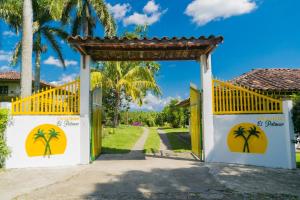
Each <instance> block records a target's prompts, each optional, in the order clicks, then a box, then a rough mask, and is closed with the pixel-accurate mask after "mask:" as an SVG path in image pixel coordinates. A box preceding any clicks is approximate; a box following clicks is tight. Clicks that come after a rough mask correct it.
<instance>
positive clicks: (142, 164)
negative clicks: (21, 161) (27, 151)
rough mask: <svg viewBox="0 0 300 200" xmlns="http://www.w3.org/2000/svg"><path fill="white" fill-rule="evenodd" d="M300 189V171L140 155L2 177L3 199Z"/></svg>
mask: <svg viewBox="0 0 300 200" xmlns="http://www.w3.org/2000/svg"><path fill="white" fill-rule="evenodd" d="M140 145H141V144H140ZM136 151H138V152H140V151H139V150H138V148H137V150H136ZM133 152H135V151H133ZM299 188H300V170H282V169H266V168H260V167H250V166H247V167H246V166H236V165H225V164H204V163H201V162H199V161H196V160H185V159H181V158H170V157H167V158H165V157H155V156H145V155H143V154H140V153H138V154H134V153H128V154H123V155H114V156H110V157H107V155H104V156H101V157H100V158H99V159H98V160H97V161H95V162H94V163H93V164H91V165H87V166H77V167H65V168H51V169H48V168H41V169H22V170H9V171H7V172H3V173H0V199H1V200H2V199H11V198H13V197H15V198H17V199H100V200H117V199H118V200H119V199H120V200H123V199H124V200H131V199H132V200H133V199H159V200H168V199H170V200H171V199H172V200H176V199H230V200H235V199H237V200H240V199H253V200H254V199H278V200H279V199H300V189H299Z"/></svg>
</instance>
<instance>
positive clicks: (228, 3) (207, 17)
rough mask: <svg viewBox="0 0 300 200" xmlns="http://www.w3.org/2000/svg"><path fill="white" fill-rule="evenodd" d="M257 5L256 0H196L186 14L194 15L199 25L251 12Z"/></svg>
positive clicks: (194, 20) (193, 17)
mask: <svg viewBox="0 0 300 200" xmlns="http://www.w3.org/2000/svg"><path fill="white" fill-rule="evenodd" d="M256 7H257V5H256V3H255V2H254V0H194V1H192V2H191V3H190V4H189V5H188V6H187V8H186V10H185V14H186V15H188V16H191V17H192V21H193V22H194V23H196V24H197V25H198V26H203V25H205V24H207V23H209V22H211V21H215V20H219V19H226V18H229V17H232V16H237V15H242V14H246V13H250V12H251V11H253V10H254V9H255V8H256Z"/></svg>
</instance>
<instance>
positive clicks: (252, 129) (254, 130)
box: [234, 126, 260, 153]
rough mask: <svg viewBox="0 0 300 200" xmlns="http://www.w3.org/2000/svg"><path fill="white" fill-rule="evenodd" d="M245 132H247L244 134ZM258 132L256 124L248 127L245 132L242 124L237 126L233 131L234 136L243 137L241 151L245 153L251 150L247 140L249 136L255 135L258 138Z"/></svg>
mask: <svg viewBox="0 0 300 200" xmlns="http://www.w3.org/2000/svg"><path fill="white" fill-rule="evenodd" d="M246 133H248V134H247V135H246ZM259 133H260V132H259V131H258V130H257V128H256V126H252V127H250V128H249V130H247V132H246V131H245V128H244V127H242V126H239V127H238V129H237V130H235V131H234V134H235V138H237V137H242V138H243V139H244V146H243V152H245V153H250V152H251V151H250V147H249V140H250V138H251V136H255V137H257V138H259Z"/></svg>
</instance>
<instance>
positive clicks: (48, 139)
mask: <svg viewBox="0 0 300 200" xmlns="http://www.w3.org/2000/svg"><path fill="white" fill-rule="evenodd" d="M58 133H59V132H56V131H55V129H54V128H51V129H50V130H49V133H48V137H46V134H45V133H44V131H43V130H41V129H39V130H38V131H37V133H36V134H34V138H33V139H34V141H35V142H36V141H37V140H39V139H41V140H42V141H43V143H44V145H45V150H44V156H46V155H47V154H48V155H49V156H50V155H51V154H52V152H51V145H50V142H51V140H52V139H53V138H56V139H58V136H59V134H58Z"/></svg>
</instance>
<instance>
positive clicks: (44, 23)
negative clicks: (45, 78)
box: [11, 2, 68, 91]
mask: <svg viewBox="0 0 300 200" xmlns="http://www.w3.org/2000/svg"><path fill="white" fill-rule="evenodd" d="M33 11H34V17H33V19H34V23H33V24H34V28H33V51H34V54H35V70H34V71H35V73H34V75H35V77H34V91H38V90H39V89H40V71H41V54H42V53H45V52H47V50H48V47H47V46H48V45H47V44H46V42H48V44H50V46H51V47H52V49H53V50H54V52H55V53H56V54H57V55H58V58H59V60H60V62H61V64H62V65H63V67H65V61H64V58H63V53H62V50H61V46H60V44H59V43H60V42H58V41H57V39H61V40H66V39H67V37H68V33H67V32H65V31H64V30H63V29H61V28H57V27H54V26H51V25H50V22H52V21H53V18H52V17H51V15H50V13H49V10H48V9H44V8H43V7H41V6H40V5H39V4H38V3H36V2H35V3H33ZM20 26H21V24H20ZM22 49H23V43H22V42H21V41H19V42H18V43H17V45H16V47H15V50H14V54H13V57H12V63H11V64H12V65H15V64H16V63H17V62H18V61H19V60H20V56H21V50H22Z"/></svg>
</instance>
